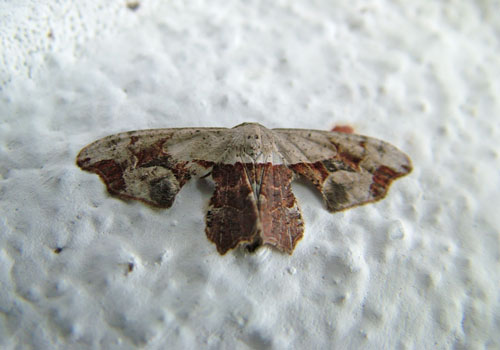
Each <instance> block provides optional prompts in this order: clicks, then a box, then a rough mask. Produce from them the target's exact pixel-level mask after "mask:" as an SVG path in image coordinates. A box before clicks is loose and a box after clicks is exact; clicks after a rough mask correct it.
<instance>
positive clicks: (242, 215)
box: [206, 163, 304, 254]
mask: <svg viewBox="0 0 500 350" xmlns="http://www.w3.org/2000/svg"><path fill="white" fill-rule="evenodd" d="M212 178H213V179H214V181H215V184H216V187H215V191H214V194H213V196H212V198H211V200H210V210H209V212H208V213H207V227H206V233H207V237H208V238H209V239H210V240H211V241H212V242H214V243H215V244H216V245H217V250H218V251H219V253H221V254H225V253H226V252H227V251H228V250H230V249H232V248H235V247H236V246H237V245H238V244H240V243H248V244H249V245H250V247H251V248H252V249H255V248H256V247H258V246H260V245H262V244H270V245H273V246H275V247H276V248H278V249H280V250H282V251H286V252H288V253H291V252H292V251H293V248H294V247H295V244H296V243H297V241H298V240H299V239H300V238H301V237H302V234H303V231H304V228H303V224H302V217H301V215H300V211H299V209H298V207H297V205H296V201H295V197H294V195H293V193H292V191H291V186H290V183H291V181H292V171H291V170H290V169H288V168H287V167H286V166H284V165H272V164H270V163H267V164H251V163H246V164H241V163H236V164H234V165H232V164H217V165H215V166H214V168H213V170H212Z"/></svg>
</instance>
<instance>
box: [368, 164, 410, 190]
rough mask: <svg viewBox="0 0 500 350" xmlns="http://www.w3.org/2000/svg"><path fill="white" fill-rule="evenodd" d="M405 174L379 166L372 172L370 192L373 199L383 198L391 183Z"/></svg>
mask: <svg viewBox="0 0 500 350" xmlns="http://www.w3.org/2000/svg"><path fill="white" fill-rule="evenodd" d="M405 174H406V173H398V172H396V171H394V170H393V169H391V168H389V167H387V166H385V165H381V166H379V167H378V168H377V169H376V170H375V171H374V172H373V177H372V180H373V183H372V184H371V185H370V192H371V193H372V195H373V197H375V198H377V197H380V196H385V193H386V192H387V188H388V187H389V185H390V184H391V182H392V181H393V180H395V179H397V178H398V177H400V176H403V175H405Z"/></svg>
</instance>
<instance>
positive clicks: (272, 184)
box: [257, 163, 304, 254]
mask: <svg viewBox="0 0 500 350" xmlns="http://www.w3.org/2000/svg"><path fill="white" fill-rule="evenodd" d="M257 167H258V168H259V167H260V168H261V169H258V171H257V173H259V172H262V177H261V181H262V182H261V184H260V193H259V201H258V207H259V216H260V219H261V221H262V233H261V237H262V243H263V244H270V245H272V246H275V247H277V248H278V249H280V250H281V251H285V252H287V253H289V254H291V253H292V251H293V249H294V248H295V245H296V244H297V242H298V241H299V240H300V239H301V238H302V235H303V232H304V227H303V221H302V216H301V214H300V210H299V208H298V206H297V202H296V200H295V196H294V195H293V193H292V188H291V185H290V184H291V182H292V178H293V172H292V171H291V170H290V169H288V168H287V167H286V166H284V165H271V164H270V163H267V164H262V165H259V166H257ZM257 180H258V179H257Z"/></svg>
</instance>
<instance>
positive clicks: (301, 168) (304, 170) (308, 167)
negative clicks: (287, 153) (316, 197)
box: [290, 162, 329, 190]
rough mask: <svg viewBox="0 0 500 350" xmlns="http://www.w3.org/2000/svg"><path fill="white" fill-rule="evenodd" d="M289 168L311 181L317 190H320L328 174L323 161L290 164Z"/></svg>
mask: <svg viewBox="0 0 500 350" xmlns="http://www.w3.org/2000/svg"><path fill="white" fill-rule="evenodd" d="M290 169H292V170H293V171H294V172H295V173H297V174H298V175H300V176H303V177H304V178H306V179H307V180H309V181H311V182H312V184H313V185H314V186H316V187H317V188H318V189H319V190H321V188H322V186H323V182H325V180H326V178H327V177H328V175H329V172H328V169H327V168H326V167H325V165H324V164H323V162H316V163H297V164H292V165H290Z"/></svg>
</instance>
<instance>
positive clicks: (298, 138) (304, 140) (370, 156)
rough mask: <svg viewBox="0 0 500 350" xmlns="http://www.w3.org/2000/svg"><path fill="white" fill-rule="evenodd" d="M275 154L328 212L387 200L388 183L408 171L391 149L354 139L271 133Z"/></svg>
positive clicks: (323, 134)
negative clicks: (318, 196)
mask: <svg viewBox="0 0 500 350" xmlns="http://www.w3.org/2000/svg"><path fill="white" fill-rule="evenodd" d="M273 131H274V132H275V134H276V135H277V137H276V145H277V149H278V152H279V153H281V155H282V157H283V159H284V160H285V161H286V162H287V163H288V166H289V167H290V168H291V169H292V170H293V171H294V172H295V173H296V174H298V175H300V176H303V177H304V178H306V179H308V180H309V181H311V182H312V183H313V184H314V185H315V186H316V187H317V188H318V189H319V190H320V191H321V193H322V195H323V198H324V200H325V202H326V205H327V208H328V210H330V211H331V212H335V211H339V210H344V209H347V208H350V207H354V206H357V205H361V204H365V203H369V202H374V201H377V200H380V199H382V198H384V197H385V195H386V194H387V190H388V188H389V186H390V184H391V182H392V181H394V180H395V179H397V178H398V177H401V176H404V175H406V174H408V173H409V172H410V171H411V170H412V165H411V161H410V159H409V158H408V156H407V155H406V154H405V153H403V152H402V151H400V150H399V149H397V148H396V147H394V146H392V145H391V144H389V143H387V142H384V141H381V140H378V139H375V138H371V137H367V136H362V135H356V134H346V133H339V132H329V131H318V130H304V129H273Z"/></svg>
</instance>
